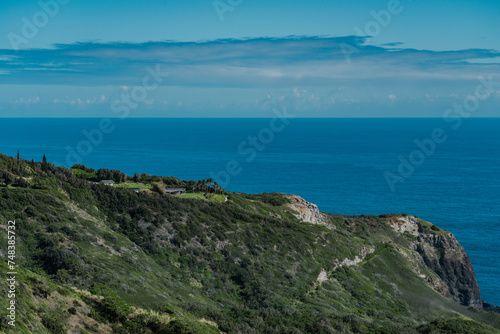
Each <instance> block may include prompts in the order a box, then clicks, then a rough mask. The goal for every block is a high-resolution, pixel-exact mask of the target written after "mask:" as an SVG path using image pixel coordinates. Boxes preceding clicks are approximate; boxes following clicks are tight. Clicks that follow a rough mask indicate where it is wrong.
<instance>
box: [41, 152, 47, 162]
mask: <svg viewBox="0 0 500 334" xmlns="http://www.w3.org/2000/svg"><path fill="white" fill-rule="evenodd" d="M42 162H43V164H47V158H46V157H45V154H44V155H43V160H42Z"/></svg>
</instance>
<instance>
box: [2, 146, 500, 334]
mask: <svg viewBox="0 0 500 334" xmlns="http://www.w3.org/2000/svg"><path fill="white" fill-rule="evenodd" d="M100 178H102V179H112V180H114V181H115V182H116V183H117V184H116V185H115V186H109V185H104V184H100ZM114 178H116V179H114ZM207 183H209V182H208V181H207V180H202V181H198V182H196V181H182V180H178V179H176V178H174V177H159V176H150V175H146V174H143V175H140V176H137V175H136V176H134V178H132V177H128V176H127V175H125V174H124V173H121V172H119V171H110V170H99V171H95V170H93V169H91V168H88V167H85V166H82V165H78V166H74V168H72V169H67V168H63V167H56V166H54V165H52V164H50V163H42V162H33V161H25V160H22V159H14V158H10V157H6V156H3V155H0V204H1V205H0V218H1V220H2V224H1V225H0V227H1V228H0V232H2V233H0V254H1V255H2V256H3V257H5V256H6V255H7V254H9V253H8V251H7V247H6V246H7V245H8V243H7V236H6V229H7V228H6V222H7V221H15V222H16V236H17V238H18V243H17V245H16V247H17V249H16V251H17V254H18V258H16V260H17V261H16V266H17V268H16V270H17V273H18V274H17V277H16V279H17V281H16V284H15V286H16V292H17V294H16V296H17V297H16V298H17V302H18V305H20V306H19V307H18V308H17V309H16V310H17V313H16V323H17V328H16V329H17V331H18V332H19V333H34V332H36V333H65V332H70V333H85V332H86V333H386V332H388V333H390V332H396V333H449V332H453V333H500V331H499V329H500V315H498V314H496V313H495V311H497V310H498V308H497V307H495V306H493V305H489V304H486V303H483V302H482V301H481V296H480V292H479V287H478V284H477V282H476V279H475V275H474V270H473V268H472V264H471V262H470V260H469V258H468V256H467V254H466V253H465V251H464V249H463V248H462V247H461V246H460V244H459V243H458V241H457V240H456V239H455V237H454V236H453V235H452V234H451V233H450V232H447V231H443V230H441V229H440V228H439V227H437V226H435V225H433V224H431V223H429V222H426V221H424V220H421V219H419V218H417V217H414V216H409V215H406V214H388V215H381V216H366V215H364V216H345V215H338V214H336V215H333V214H327V213H323V212H321V211H320V210H319V208H318V207H317V206H316V205H314V204H312V203H310V202H308V201H307V200H305V199H303V198H301V197H299V196H296V195H285V194H279V193H267V194H257V195H249V194H242V193H232V192H224V191H222V190H221V189H218V188H217V187H211V186H210V184H207ZM128 187H131V188H134V189H135V188H137V187H142V188H145V189H151V190H152V191H150V192H136V191H131V190H128V189H127V188H128ZM165 187H172V188H185V189H186V191H187V194H186V195H180V196H172V195H167V194H165V192H164V191H163V189H164V188H165ZM7 272H8V268H7V263H6V262H5V261H2V263H1V268H0V279H1V280H3V281H5V280H6V279H7V278H8V277H7V276H6V273H7ZM21 305H22V307H21ZM0 306H1V310H3V311H0V313H1V314H0V316H1V319H2V320H1V321H0V333H3V332H5V333H7V332H10V330H11V327H10V325H9V323H8V322H7V320H8V318H7V313H6V311H5V310H7V300H6V299H5V298H2V299H0ZM2 312H3V313H2Z"/></svg>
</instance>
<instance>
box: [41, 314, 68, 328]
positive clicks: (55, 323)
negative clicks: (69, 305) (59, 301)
mask: <svg viewBox="0 0 500 334" xmlns="http://www.w3.org/2000/svg"><path fill="white" fill-rule="evenodd" d="M42 323H43V325H44V326H45V327H46V328H47V329H48V330H49V331H50V333H53V334H64V333H66V332H67V329H66V315H65V314H64V312H63V311H62V310H61V309H60V308H56V309H51V310H49V311H47V312H46V313H45V314H44V315H43V316H42Z"/></svg>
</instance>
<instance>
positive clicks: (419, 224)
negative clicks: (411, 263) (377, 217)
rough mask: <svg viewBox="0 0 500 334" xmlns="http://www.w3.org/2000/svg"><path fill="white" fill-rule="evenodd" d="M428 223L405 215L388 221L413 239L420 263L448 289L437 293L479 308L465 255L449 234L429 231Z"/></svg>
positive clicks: (473, 277)
mask: <svg viewBox="0 0 500 334" xmlns="http://www.w3.org/2000/svg"><path fill="white" fill-rule="evenodd" d="M424 223H425V224H429V223H426V222H423V221H421V220H420V219H418V218H417V217H413V216H406V217H402V218H399V219H397V220H392V221H391V222H390V224H391V226H392V227H393V228H394V230H395V231H397V232H399V233H405V232H408V233H410V234H412V235H413V236H415V237H416V240H415V241H414V242H413V245H412V247H413V250H415V251H416V252H418V254H420V256H421V257H422V259H423V261H424V263H425V264H426V265H427V266H428V267H429V268H431V269H432V270H433V271H434V272H435V273H436V274H437V275H438V276H439V277H440V278H441V279H442V280H443V281H444V282H445V283H446V285H447V286H448V291H445V292H443V291H439V292H440V293H441V294H443V295H446V296H451V298H452V299H453V300H455V301H457V302H458V303H460V304H462V305H465V306H474V307H476V308H478V309H482V307H483V304H482V301H481V293H480V291H479V286H478V284H477V281H476V275H475V273H474V269H473V267H472V263H471V262H470V259H469V256H468V255H467V253H466V252H465V250H464V249H463V247H462V246H461V245H460V244H459V243H458V241H457V239H456V238H455V236H454V235H453V234H452V233H449V232H446V231H443V230H440V229H438V231H432V229H431V231H429V229H428V228H426V227H428V226H425V225H424Z"/></svg>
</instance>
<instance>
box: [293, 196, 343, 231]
mask: <svg viewBox="0 0 500 334" xmlns="http://www.w3.org/2000/svg"><path fill="white" fill-rule="evenodd" d="M286 197H287V198H288V199H289V200H290V202H291V203H290V204H289V207H290V208H291V209H293V211H295V212H296V213H295V214H294V215H295V217H297V218H298V219H300V220H302V221H303V222H306V223H311V224H322V225H325V226H326V227H328V228H331V229H335V227H334V226H333V225H332V224H330V223H329V222H328V219H327V217H326V216H325V215H324V214H323V213H322V212H320V211H319V209H318V206H317V205H316V204H313V203H311V202H308V201H306V200H305V199H303V198H302V197H300V196H297V195H286Z"/></svg>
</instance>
